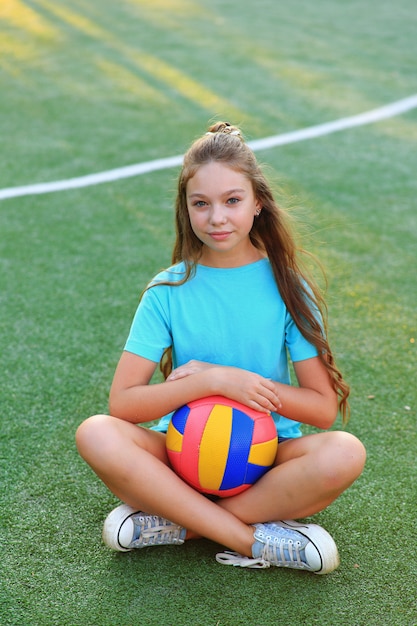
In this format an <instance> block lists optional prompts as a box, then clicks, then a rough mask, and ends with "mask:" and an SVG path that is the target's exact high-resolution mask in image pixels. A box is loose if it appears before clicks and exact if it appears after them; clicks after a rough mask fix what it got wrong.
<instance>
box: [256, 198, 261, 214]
mask: <svg viewBox="0 0 417 626" xmlns="http://www.w3.org/2000/svg"><path fill="white" fill-rule="evenodd" d="M261 211H262V202H261V201H260V200H257V201H256V202H255V217H258V216H259V215H260V213H261Z"/></svg>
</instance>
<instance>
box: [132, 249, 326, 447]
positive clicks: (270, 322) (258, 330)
mask: <svg viewBox="0 0 417 626" xmlns="http://www.w3.org/2000/svg"><path fill="white" fill-rule="evenodd" d="M183 276H184V264H183V263H179V264H177V265H175V266H173V267H171V268H169V269H167V270H165V271H163V272H161V273H160V274H158V275H157V276H156V277H155V278H154V280H153V281H152V283H151V284H155V283H158V282H161V281H164V280H169V281H178V280H181V278H183ZM169 346H172V354H173V365H174V367H178V366H180V365H183V364H184V363H187V362H188V361H190V360H192V359H196V360H198V361H204V362H207V363H214V364H217V365H229V366H233V367H239V368H242V369H245V370H249V371H252V372H256V373H258V374H260V375H261V376H264V377H265V378H270V379H272V380H275V381H278V382H281V383H286V384H289V383H290V373H289V363H288V356H287V354H288V355H289V358H290V359H291V360H292V361H293V362H296V361H303V360H305V359H310V358H313V357H316V356H317V350H316V348H315V347H314V346H313V345H311V344H310V343H309V342H308V341H307V340H306V339H305V338H304V337H303V335H302V334H301V333H300V331H299V330H298V328H297V326H296V325H295V323H294V321H293V319H292V317H291V316H290V314H289V313H288V311H287V309H286V306H285V304H284V302H283V300H282V298H281V295H280V293H279V290H278V288H277V285H276V282H275V278H274V275H273V272H272V268H271V266H270V263H269V260H268V259H262V260H260V261H257V262H255V263H251V264H249V265H244V266H242V267H236V268H230V269H229V268H227V269H223V268H213V267H207V266H204V265H197V267H196V273H195V275H194V276H193V277H192V278H190V279H189V280H188V281H187V282H185V283H184V284H183V285H180V286H170V285H157V286H155V287H152V288H151V289H148V290H147V291H146V292H145V294H144V295H143V298H142V300H141V302H140V304H139V306H138V309H137V311H136V314H135V317H134V319H133V322H132V326H131V329H130V333H129V336H128V339H127V341H126V345H125V350H127V351H128V352H132V353H134V354H137V355H139V356H142V357H144V358H146V359H149V360H151V361H155V362H156V363H159V361H160V359H161V356H162V354H163V351H164V350H165V348H167V347H169ZM287 351H288V352H287ZM272 416H273V418H274V420H275V423H276V425H277V430H278V434H279V436H280V437H291V438H293V437H299V436H301V432H300V427H299V423H298V422H294V421H293V420H289V419H287V418H285V417H283V416H280V415H278V414H276V413H273V414H272ZM170 418H171V414H169V415H166V416H165V417H163V418H162V419H161V420H160V422H159V423H158V425H157V426H156V427H154V428H155V429H156V430H159V431H162V432H165V431H166V430H167V427H168V423H169V420H170Z"/></svg>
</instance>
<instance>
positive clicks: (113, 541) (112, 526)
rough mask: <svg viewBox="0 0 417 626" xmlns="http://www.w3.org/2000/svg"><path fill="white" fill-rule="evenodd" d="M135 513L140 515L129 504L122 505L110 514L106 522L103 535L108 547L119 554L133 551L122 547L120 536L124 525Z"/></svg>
mask: <svg viewBox="0 0 417 626" xmlns="http://www.w3.org/2000/svg"><path fill="white" fill-rule="evenodd" d="M135 513H139V511H135V509H132V507H130V506H128V505H127V504H121V505H120V506H118V507H116V508H115V509H113V511H111V512H110V513H109V514H108V516H107V517H106V519H105V521H104V526H103V533H102V537H103V541H104V543H105V544H106V546H108V547H109V548H111V549H112V550H116V551H117V552H130V551H131V550H132V548H125V547H124V546H122V544H121V543H120V542H119V534H120V528H121V526H122V523H123V522H124V521H125V520H126V519H128V518H129V517H131V515H134V514H135Z"/></svg>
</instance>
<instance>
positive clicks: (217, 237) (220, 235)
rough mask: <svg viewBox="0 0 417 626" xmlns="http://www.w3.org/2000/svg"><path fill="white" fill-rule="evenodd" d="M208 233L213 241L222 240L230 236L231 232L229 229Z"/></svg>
mask: <svg viewBox="0 0 417 626" xmlns="http://www.w3.org/2000/svg"><path fill="white" fill-rule="evenodd" d="M209 235H210V237H211V238H212V239H214V240H215V241H224V240H225V239H227V238H228V237H230V235H231V233H230V232H229V231H228V232H215V233H209Z"/></svg>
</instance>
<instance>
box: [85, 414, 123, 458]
mask: <svg viewBox="0 0 417 626" xmlns="http://www.w3.org/2000/svg"><path fill="white" fill-rule="evenodd" d="M114 419H115V418H113V417H110V416H109V415H93V416H92V417H89V418H88V419H86V420H85V421H84V422H83V423H82V424H80V426H79V427H78V428H77V432H76V433H75V442H76V445H77V449H78V452H79V453H80V455H81V456H82V457H83V459H84V460H86V461H87V462H88V461H89V458H90V456H91V455H92V454H93V453H94V451H95V450H97V448H98V447H101V446H102V445H103V439H106V437H109V436H111V435H110V433H109V430H110V429H111V423H112V421H113V420H114ZM106 432H107V435H106Z"/></svg>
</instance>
